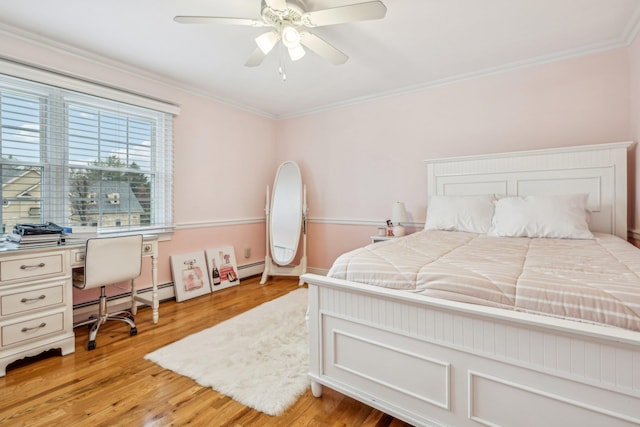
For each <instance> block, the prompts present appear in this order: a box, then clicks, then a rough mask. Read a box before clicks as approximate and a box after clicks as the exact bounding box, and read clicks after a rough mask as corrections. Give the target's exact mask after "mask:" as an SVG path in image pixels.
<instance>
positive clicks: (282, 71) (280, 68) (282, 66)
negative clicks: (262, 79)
mask: <svg viewBox="0 0 640 427" xmlns="http://www.w3.org/2000/svg"><path fill="white" fill-rule="evenodd" d="M284 61H285V57H284V45H282V44H281V45H280V65H279V66H278V72H279V73H280V75H281V76H282V81H283V82H286V81H287V71H286V70H285V63H284Z"/></svg>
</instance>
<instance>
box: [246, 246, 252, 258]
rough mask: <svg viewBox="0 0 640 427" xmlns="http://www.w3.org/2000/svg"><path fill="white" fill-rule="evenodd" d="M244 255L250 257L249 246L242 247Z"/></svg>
mask: <svg viewBox="0 0 640 427" xmlns="http://www.w3.org/2000/svg"><path fill="white" fill-rule="evenodd" d="M244 257H245V258H251V248H244Z"/></svg>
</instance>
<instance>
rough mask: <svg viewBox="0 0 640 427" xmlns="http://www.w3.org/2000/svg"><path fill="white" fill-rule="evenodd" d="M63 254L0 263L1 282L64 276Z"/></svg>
mask: <svg viewBox="0 0 640 427" xmlns="http://www.w3.org/2000/svg"><path fill="white" fill-rule="evenodd" d="M63 270H64V269H63V263H62V254H54V255H42V256H37V257H32V258H21V259H10V260H6V261H0V281H3V282H4V281H7V280H19V279H33V278H38V277H45V276H50V275H52V274H62V272H63Z"/></svg>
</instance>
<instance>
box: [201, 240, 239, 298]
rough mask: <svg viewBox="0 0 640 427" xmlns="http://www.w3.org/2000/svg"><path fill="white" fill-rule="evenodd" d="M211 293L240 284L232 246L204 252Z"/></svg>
mask: <svg viewBox="0 0 640 427" xmlns="http://www.w3.org/2000/svg"><path fill="white" fill-rule="evenodd" d="M205 254H206V256H207V266H208V268H209V270H208V273H209V278H210V279H211V288H212V289H213V291H214V292H215V291H218V290H220V289H224V288H228V287H230V286H235V285H238V284H240V278H238V264H237V263H236V255H235V251H234V249H233V246H224V247H219V248H213V249H207V250H205Z"/></svg>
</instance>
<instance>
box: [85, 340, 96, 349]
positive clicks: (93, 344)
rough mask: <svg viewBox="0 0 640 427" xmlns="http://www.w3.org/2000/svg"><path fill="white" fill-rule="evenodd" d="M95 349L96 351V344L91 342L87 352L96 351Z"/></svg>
mask: <svg viewBox="0 0 640 427" xmlns="http://www.w3.org/2000/svg"><path fill="white" fill-rule="evenodd" d="M95 349H96V342H95V341H89V344H88V345H87V350H95Z"/></svg>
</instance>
